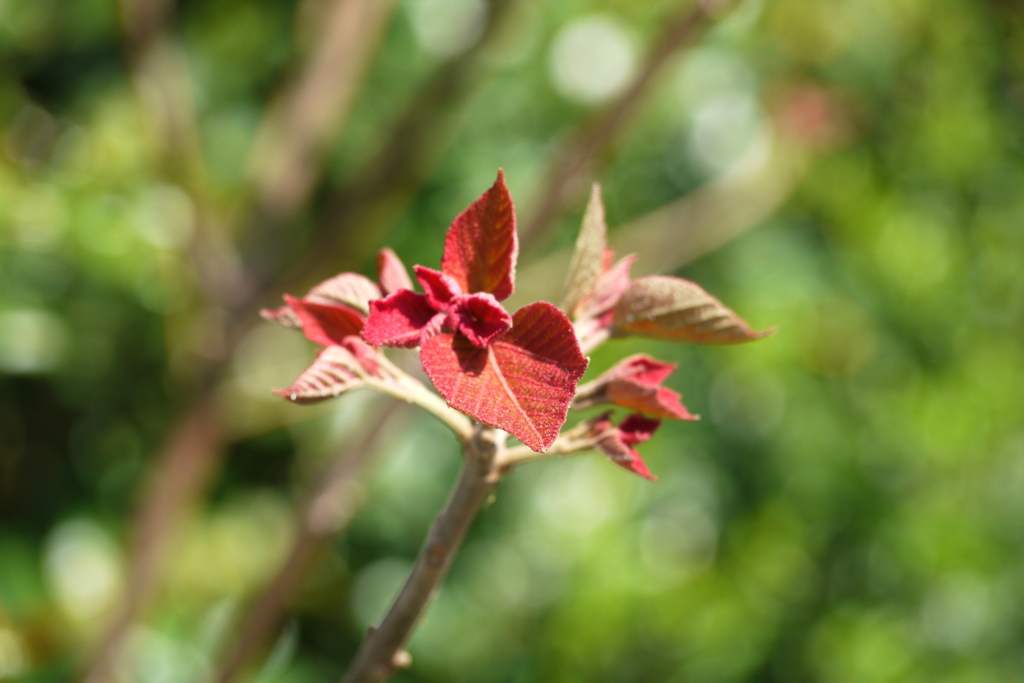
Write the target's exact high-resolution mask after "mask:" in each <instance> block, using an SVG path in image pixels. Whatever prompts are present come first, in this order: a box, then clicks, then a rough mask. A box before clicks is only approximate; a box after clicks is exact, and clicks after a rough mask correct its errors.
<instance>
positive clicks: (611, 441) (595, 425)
mask: <svg viewBox="0 0 1024 683" xmlns="http://www.w3.org/2000/svg"><path fill="white" fill-rule="evenodd" d="M610 415H611V411H609V412H607V413H604V414H603V415H599V416H597V417H596V418H593V419H592V420H591V422H590V424H591V430H592V431H593V432H595V433H597V434H600V433H602V432H603V433H604V434H605V436H604V437H602V438H601V439H600V440H599V441H598V442H597V443H596V444H595V446H594V447H595V448H597V450H599V451H600V452H601V453H603V454H604V455H606V456H607V457H608V459H609V460H611V461H612V462H614V463H615V464H616V465H618V466H619V467H622V468H625V469H627V470H629V471H630V472H633V473H635V474H639V475H640V476H641V477H644V478H645V479H650V480H651V481H654V480H655V479H656V477H655V476H654V475H653V474H651V471H650V470H649V469H648V468H647V464H646V463H645V462H644V459H643V458H642V457H640V454H639V453H637V451H636V449H635V448H633V446H635V445H636V444H638V443H643V442H644V441H647V440H648V439H650V438H651V436H653V435H654V431H655V430H656V429H657V428H658V425H659V424H661V423H660V422H659V421H658V420H651V419H648V418H646V417H644V416H642V415H630V416H629V417H627V418H626V419H625V420H623V421H622V423H621V424H619V426H618V427H615V428H612V426H611V424H612V422H611V419H610Z"/></svg>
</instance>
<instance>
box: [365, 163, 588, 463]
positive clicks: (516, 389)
mask: <svg viewBox="0 0 1024 683" xmlns="http://www.w3.org/2000/svg"><path fill="white" fill-rule="evenodd" d="M517 252H518V241H517V237H516V219H515V210H514V208H513V205H512V197H511V196H510V195H509V192H508V188H507V187H506V185H505V177H504V175H503V174H502V173H501V172H500V171H499V172H498V178H497V180H496V181H495V182H494V185H493V186H491V188H490V189H489V190H487V191H486V192H485V193H484V194H483V195H482V196H481V197H480V198H479V199H477V200H476V201H475V202H473V204H471V205H470V207H469V208H468V209H466V210H465V211H463V212H462V213H461V214H460V215H459V216H458V217H457V218H456V219H455V222H454V223H453V224H452V226H451V228H450V229H449V230H448V236H447V237H446V239H445V248H444V256H443V257H442V259H441V270H440V271H437V270H432V269H430V268H425V267H423V266H416V267H415V269H414V270H415V272H416V279H417V281H419V283H420V286H421V287H422V288H423V294H419V293H417V292H414V291H412V289H411V288H403V289H399V290H397V291H395V292H393V293H391V294H389V295H388V296H387V297H385V298H383V299H380V300H378V301H373V302H371V303H370V315H369V318H368V319H367V321H366V325H365V327H364V329H363V339H365V340H366V341H367V342H369V343H370V344H373V345H374V346H400V347H407V348H408V347H414V346H420V347H421V351H420V358H421V360H422V362H423V369H424V371H425V372H426V373H427V376H428V377H430V379H431V381H432V382H433V383H434V386H435V387H436V388H437V390H438V391H439V392H440V394H441V395H442V396H443V397H444V398H445V400H446V401H447V402H448V404H449V405H451V406H452V407H453V408H456V409H457V410H461V411H462V412H464V413H466V414H467V415H469V416H470V417H473V418H475V419H477V420H479V421H481V422H483V423H485V424H489V425H492V426H494V427H498V428H499V429H503V430H505V431H507V432H509V433H510V434H512V435H513V436H515V437H517V438H518V439H519V440H520V441H522V442H523V443H524V444H526V445H527V446H528V447H530V448H532V449H534V450H536V451H543V450H546V449H547V448H548V447H550V446H551V444H552V443H553V442H554V440H555V438H556V437H557V436H558V432H559V430H560V429H561V428H562V425H563V424H564V423H565V417H566V413H567V411H568V408H569V403H570V402H571V401H572V398H573V395H574V394H575V391H576V384H577V382H579V379H580V377H582V376H583V372H584V371H585V370H586V367H587V360H586V359H585V358H584V357H583V354H582V352H581V351H580V346H579V342H578V340H577V338H576V334H575V332H574V331H573V327H572V323H570V322H569V319H568V318H566V316H565V315H564V314H563V313H562V312H561V311H559V310H558V309H557V308H555V307H554V306H552V305H550V304H545V303H535V304H531V305H529V306H526V307H524V308H522V309H520V310H519V311H517V312H516V314H515V315H514V316H511V315H509V314H508V312H507V311H505V309H504V308H503V307H502V305H501V303H500V302H501V301H503V300H505V299H506V298H508V296H509V295H511V294H512V291H513V289H514V287H515V266H516V254H517Z"/></svg>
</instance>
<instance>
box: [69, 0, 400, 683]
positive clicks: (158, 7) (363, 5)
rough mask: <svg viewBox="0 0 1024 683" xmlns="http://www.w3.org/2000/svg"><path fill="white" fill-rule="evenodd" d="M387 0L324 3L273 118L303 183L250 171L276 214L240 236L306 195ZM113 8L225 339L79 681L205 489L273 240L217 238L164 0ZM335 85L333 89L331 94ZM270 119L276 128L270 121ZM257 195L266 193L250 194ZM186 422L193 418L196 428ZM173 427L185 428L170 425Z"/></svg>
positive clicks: (124, 626) (135, 607)
mask: <svg viewBox="0 0 1024 683" xmlns="http://www.w3.org/2000/svg"><path fill="white" fill-rule="evenodd" d="M392 5H393V2H392V0H381V1H380V2H376V1H374V0H338V1H337V2H336V3H334V7H335V8H336V11H335V12H334V13H333V15H332V16H333V19H332V21H330V22H329V29H328V30H325V31H324V35H323V40H322V41H321V43H320V48H319V49H318V50H316V51H315V52H314V54H315V55H316V57H315V58H314V59H313V60H312V61H311V63H310V64H311V66H310V67H309V69H308V70H307V71H306V72H303V73H302V74H300V76H299V78H298V80H297V83H298V85H297V86H296V87H295V88H293V89H292V90H290V91H289V92H291V93H292V95H291V98H290V99H289V98H285V100H284V101H285V102H286V105H284V106H283V109H282V111H284V112H286V113H287V114H288V116H287V117H286V118H285V120H284V121H283V122H282V123H281V125H283V126H286V127H287V131H286V132H287V136H286V137H285V138H283V139H282V140H281V144H282V146H283V147H282V149H283V150H284V151H282V152H281V154H282V155H283V156H281V157H280V159H283V161H281V162H280V163H281V164H282V166H278V167H277V168H278V169H280V168H288V167H289V166H288V165H289V164H292V165H294V164H298V163H299V161H303V163H304V165H302V167H301V169H300V171H301V173H302V184H300V185H293V186H292V188H291V189H290V191H289V194H288V195H287V197H286V198H285V199H284V200H282V199H281V198H280V197H278V196H277V195H271V194H267V193H271V192H273V191H275V190H274V188H273V187H272V186H270V185H269V183H270V180H271V179H272V177H273V176H271V175H270V174H269V173H270V172H269V171H268V172H267V174H265V175H264V176H261V177H262V178H263V184H262V185H258V188H259V191H258V192H257V202H258V203H259V205H261V206H271V207H273V208H274V211H275V213H274V216H275V218H276V219H277V221H276V222H274V223H273V224H271V223H268V222H267V221H266V220H262V219H261V217H260V216H259V215H256V216H255V217H254V218H253V219H252V221H253V223H254V225H255V226H257V227H256V229H250V231H249V232H250V233H255V234H256V237H255V240H251V241H258V240H259V239H265V240H267V241H268V242H273V240H269V239H267V237H268V233H269V232H270V230H269V229H270V228H276V227H279V225H280V221H282V220H284V219H285V218H286V217H287V216H288V212H290V211H295V210H297V209H298V206H299V205H300V203H301V202H302V201H304V200H305V198H306V196H307V195H308V192H309V191H310V190H309V188H310V187H311V186H312V180H311V178H312V177H315V173H314V174H313V175H312V176H311V171H310V169H311V168H312V167H311V166H310V165H309V164H308V163H305V162H304V160H305V159H306V158H307V155H309V154H313V152H314V150H313V149H312V147H315V146H316V145H323V144H326V139H327V136H328V135H329V133H330V132H331V127H332V125H333V126H334V127H337V121H334V122H333V123H332V122H331V120H330V119H331V116H334V117H336V118H338V119H340V118H341V117H342V115H343V112H344V110H345V109H346V108H347V106H348V104H349V103H350V102H351V99H352V96H353V94H354V92H355V90H356V85H355V83H356V82H357V80H358V76H359V75H361V73H362V70H363V67H364V66H365V63H366V62H367V61H368V55H369V52H370V51H371V49H372V47H373V45H374V44H375V41H374V40H373V36H376V35H379V32H380V27H382V26H383V23H384V19H385V18H386V16H387V14H388V9H389V8H390V7H391V6H392ZM340 6H344V7H345V8H347V10H348V12H349V14H348V15H345V12H343V11H342V10H341V9H337V8H338V7H340ZM121 9H122V17H123V24H124V32H125V40H126V51H127V54H128V61H129V66H130V70H131V76H132V80H133V83H134V84H135V87H136V91H137V92H138V96H139V99H140V102H141V103H142V104H143V106H144V107H145V108H146V109H147V111H148V112H149V114H150V117H149V118H150V120H153V121H155V122H156V126H157V131H158V135H159V137H160V138H161V139H162V141H163V149H164V163H165V166H166V167H167V172H168V175H169V176H170V178H171V179H172V180H174V181H175V182H177V183H179V184H180V185H181V186H182V187H183V188H184V189H185V190H186V191H187V192H188V193H189V194H190V195H191V196H192V199H193V201H194V202H195V204H196V207H197V214H198V221H197V223H198V224H197V226H196V228H197V229H196V230H195V232H194V235H195V237H194V240H193V242H192V244H191V245H190V248H189V251H190V253H191V255H192V259H193V264H194V267H195V270H196V272H197V275H198V278H197V279H198V280H199V282H200V283H201V286H202V289H203V290H204V293H205V295H206V298H207V301H208V302H209V303H210V304H211V306H212V307H213V308H215V309H218V308H219V309H226V310H227V311H228V315H227V316H226V321H225V329H224V330H223V331H222V332H223V334H222V335H221V336H222V337H223V338H224V339H225V340H226V344H225V346H224V349H223V351H222V353H221V355H220V357H219V358H216V359H213V360H211V361H209V362H207V363H206V364H205V367H203V368H202V369H200V370H199V371H198V372H197V376H198V377H199V378H200V384H201V385H202V388H201V389H200V390H199V391H198V392H197V397H196V398H195V399H194V402H193V405H192V407H191V408H190V409H188V410H186V411H185V413H184V414H183V416H182V417H181V418H179V420H178V423H177V426H176V427H174V428H172V429H171V436H170V437H169V439H168V441H167V442H166V444H165V446H164V447H163V448H162V450H161V452H160V454H159V455H158V457H157V462H156V464H155V465H154V467H153V470H152V472H151V473H150V477H149V482H150V484H149V486H150V488H149V493H148V495H146V496H145V497H144V498H143V499H142V501H141V504H140V509H139V511H138V512H137V515H136V522H135V532H134V543H133V549H132V558H131V560H130V561H129V572H128V581H127V587H126V590H125V594H124V596H123V597H122V600H121V604H120V605H119V608H118V611H117V613H116V616H115V618H114V619H113V621H112V623H111V624H110V625H109V627H108V630H107V631H106V633H105V634H104V636H103V637H102V638H101V640H100V642H99V646H98V647H97V649H96V651H95V653H94V655H93V659H92V662H91V664H90V668H89V670H88V673H87V674H86V679H85V680H87V681H89V683H105V682H106V681H109V680H110V678H111V676H112V674H113V668H114V666H115V665H116V664H117V661H118V660H119V659H120V657H121V656H122V652H123V650H124V647H125V641H126V638H127V635H128V633H129V631H130V628H131V625H132V624H133V623H134V622H135V620H136V619H138V617H139V614H140V613H141V611H142V610H143V609H144V607H145V606H146V604H147V603H148V602H149V600H150V598H151V595H152V593H153V591H154V588H155V586H156V585H157V584H158V583H159V581H160V575H161V572H160V566H161V564H162V562H161V561H160V560H161V558H163V557H165V556H166V554H167V552H168V549H169V548H170V546H171V544H172V542H173V535H174V531H175V530H176V528H177V526H178V525H179V524H180V520H181V518H182V517H183V516H184V513H185V511H186V510H187V507H188V503H189V501H192V500H195V499H196V498H197V497H198V496H199V495H200V494H201V492H202V491H203V490H205V488H206V486H207V485H208V484H209V481H210V480H211V478H212V476H213V474H214V472H215V471H216V469H217V465H218V461H219V455H220V453H221V452H222V450H223V443H224V440H225V438H226V436H225V433H224V428H223V426H222V425H221V424H220V416H219V411H218V410H217V407H216V406H215V404H214V401H213V396H214V394H215V386H216V384H217V382H218V381H219V379H220V378H221V376H222V374H223V368H224V367H225V364H226V363H225V361H226V359H227V358H229V357H230V355H231V353H232V351H233V349H234V347H235V345H236V344H237V342H238V341H239V340H240V339H241V338H242V336H243V333H244V331H245V330H246V329H247V328H248V326H249V323H250V319H251V318H252V313H254V311H255V309H256V306H257V304H258V302H259V297H260V296H261V294H262V292H263V291H264V290H263V288H261V287H260V286H259V285H260V284H265V283H266V277H265V274H266V273H269V272H274V270H275V269H274V267H273V266H272V265H271V264H270V263H269V262H270V261H273V260H275V259H277V260H279V259H280V258H281V256H280V254H279V253H277V251H276V250H274V249H273V248H272V249H271V251H272V252H273V253H272V254H271V256H270V257H269V258H268V257H266V251H267V250H265V249H264V250H263V251H262V252H259V253H258V254H257V256H258V257H257V258H252V254H253V253H254V252H250V254H247V256H249V257H250V258H248V259H246V260H244V261H243V260H242V258H240V257H239V256H238V255H237V254H236V253H235V251H234V249H233V248H232V247H231V246H230V244H229V243H228V242H227V235H228V234H229V233H230V232H231V231H229V230H226V229H223V228H224V227H225V226H224V223H223V221H220V220H218V218H217V217H216V215H215V212H214V211H213V210H212V208H211V205H210V202H209V201H208V197H207V196H206V193H207V185H206V175H205V172H204V169H203V167H202V163H201V159H202V155H201V153H200V150H199V136H198V132H197V130H198V129H197V125H196V116H195V111H194V107H193V100H192V96H191V90H190V88H189V85H188V84H189V78H188V65H187V63H186V61H185V58H184V55H183V54H182V53H181V51H180V50H179V49H178V48H177V47H176V46H175V45H174V44H173V42H172V41H170V40H169V39H168V38H167V37H166V33H165V30H166V26H167V25H168V24H169V23H170V21H171V17H172V13H173V2H171V0H122V7H121ZM356 10H358V11H359V12H360V14H359V17H360V18H362V19H363V20H364V21H363V22H362V23H359V24H358V25H357V26H355V27H354V34H355V36H354V39H352V40H349V41H348V42H347V43H345V44H344V46H343V45H341V44H335V43H334V41H335V39H337V38H338V37H339V35H340V34H341V33H343V32H344V30H345V29H346V28H348V29H349V30H352V29H353V27H352V26H349V27H345V26H344V25H343V24H344V21H343V18H342V17H344V16H350V15H351V14H352V12H354V11H356ZM350 18H351V16H350ZM374 26H376V27H377V30H376V31H375V30H374ZM325 43H331V44H330V45H327V44H325ZM353 46H357V47H356V48H354V47H353ZM335 88H337V90H338V91H339V92H340V93H341V94H340V95H335V96H333V97H332V96H331V93H332V92H333V90H334V89H335ZM323 95H326V96H327V97H328V99H330V107H324V108H320V107H315V106H314V105H315V104H316V102H315V99H316V97H318V96H323ZM288 102H290V103H291V105H288V104H287V103H288ZM304 127H308V128H309V130H305V128H304ZM270 129H271V130H275V129H274V128H273V127H272V126H271V127H270ZM276 130H281V129H280V128H278V129H276ZM317 168H319V167H317ZM317 172H318V171H317ZM304 188H305V189H304ZM261 193H262V194H261ZM263 194H266V196H267V197H269V199H268V200H266V201H264V200H262V199H260V197H261V196H262V195H263ZM243 215H244V212H243ZM215 228H216V229H215ZM274 246H276V245H272V247H274ZM221 317H224V316H221ZM197 424H198V425H202V427H203V428H202V429H200V428H199V427H196V425H197ZM183 434H184V435H186V436H181V435H183ZM183 444H185V445H183Z"/></svg>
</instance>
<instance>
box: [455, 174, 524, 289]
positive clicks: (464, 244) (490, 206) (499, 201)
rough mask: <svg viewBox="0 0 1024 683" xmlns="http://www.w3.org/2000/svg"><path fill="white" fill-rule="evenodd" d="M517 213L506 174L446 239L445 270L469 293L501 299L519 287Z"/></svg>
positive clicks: (495, 182)
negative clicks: (485, 293)
mask: <svg viewBox="0 0 1024 683" xmlns="http://www.w3.org/2000/svg"><path fill="white" fill-rule="evenodd" d="M518 249H519V243H518V241H517V237H516V216H515V211H514V209H513V207H512V197H511V196H510V195H509V193H508V188H507V187H506V186H505V174H504V173H502V172H501V171H498V179H497V180H495V181H494V185H492V186H491V188H490V189H489V190H487V192H484V193H483V195H481V196H480V198H479V199H477V200H476V201H475V202H473V203H472V204H471V205H470V206H469V208H468V209H466V210H465V211H463V212H462V213H461V214H459V217H458V218H456V219H455V222H454V223H452V227H451V228H450V229H449V230H448V236H447V237H446V238H445V241H444V256H443V257H442V259H441V270H443V271H444V272H445V273H447V274H448V275H451V276H452V277H453V278H455V280H456V282H458V283H459V287H461V288H462V291H463V292H464V293H465V294H474V293H476V292H488V293H490V294H493V295H494V298H495V299H497V300H498V301H503V300H504V299H507V298H508V296H509V295H510V294H512V290H513V289H514V288H515V268H516V253H517V251H518Z"/></svg>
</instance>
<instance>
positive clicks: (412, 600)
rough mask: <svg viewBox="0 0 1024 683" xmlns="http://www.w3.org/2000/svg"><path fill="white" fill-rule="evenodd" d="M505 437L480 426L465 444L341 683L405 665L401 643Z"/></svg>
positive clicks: (375, 677)
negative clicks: (449, 487)
mask: <svg viewBox="0 0 1024 683" xmlns="http://www.w3.org/2000/svg"><path fill="white" fill-rule="evenodd" d="M504 439H505V437H504V434H503V433H501V432H497V431H496V430H494V429H492V428H490V427H484V426H480V427H478V429H477V431H476V433H475V435H474V438H473V439H472V440H471V441H470V443H469V444H467V447H466V458H465V462H464V463H463V467H462V472H461V473H460V474H459V480H458V483H457V484H456V485H455V489H454V490H453V491H452V494H451V497H450V498H449V499H448V503H447V504H446V505H445V507H444V510H442V511H441V514H440V515H438V517H437V519H435V520H434V523H433V525H432V526H431V527H430V534H429V535H428V536H427V540H426V543H424V545H423V548H422V549H421V550H420V554H419V557H418V558H417V559H416V564H415V565H414V566H413V569H412V573H411V574H410V575H409V578H408V580H406V582H405V586H403V588H402V590H401V592H400V593H399V594H398V597H397V598H395V602H394V603H393V604H392V605H391V607H390V609H389V610H388V613H387V615H386V616H385V617H384V620H383V621H382V622H381V624H380V626H379V627H377V628H375V629H371V631H370V633H369V634H368V635H367V636H366V640H364V641H363V644H362V646H361V647H360V648H359V652H358V653H357V654H356V658H355V660H354V661H353V662H352V665H351V667H350V668H349V670H348V673H347V674H346V676H345V678H344V683H377V682H378V681H383V680H385V679H387V678H388V677H389V676H391V675H392V674H393V673H394V672H395V670H396V669H398V668H401V667H403V666H408V664H409V661H410V660H409V656H408V654H407V653H406V652H405V649H404V648H405V646H406V645H407V644H408V642H409V638H410V637H411V636H412V632H413V630H414V629H415V628H416V625H417V624H418V623H419V621H420V618H421V617H422V616H423V614H424V612H426V610H427V607H428V606H429V605H430V603H431V602H432V601H433V599H434V597H435V596H436V595H437V591H438V589H439V588H440V586H441V582H442V581H443V580H444V577H445V575H446V574H447V573H448V568H449V567H450V566H451V563H452V560H453V559H454V558H455V555H456V553H457V552H458V550H459V548H460V547H461V546H462V541H463V539H464V538H465V536H466V532H467V531H468V530H469V527H470V525H471V524H472V523H473V520H474V519H476V515H477V513H478V512H479V511H480V508H481V507H482V506H483V504H484V502H485V501H486V500H487V498H488V496H490V494H491V492H492V491H493V490H494V488H495V486H497V484H498V481H499V479H500V478H501V474H500V472H499V471H498V469H497V468H496V467H495V465H496V463H497V462H499V461H500V459H501V454H502V450H503V448H504Z"/></svg>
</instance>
